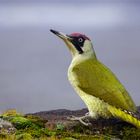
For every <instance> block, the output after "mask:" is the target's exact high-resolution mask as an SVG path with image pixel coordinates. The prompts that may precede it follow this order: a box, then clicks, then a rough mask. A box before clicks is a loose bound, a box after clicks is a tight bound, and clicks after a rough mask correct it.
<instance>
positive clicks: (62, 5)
mask: <svg viewBox="0 0 140 140" xmlns="http://www.w3.org/2000/svg"><path fill="white" fill-rule="evenodd" d="M50 28H52V29H55V30H58V31H61V32H64V33H67V34H70V33H72V32H80V33H84V34H86V35H87V36H89V37H90V38H91V40H92V41H93V44H94V48H95V51H96V54H97V57H98V58H99V59H100V60H101V61H102V62H103V63H104V64H105V65H107V66H108V67H109V68H110V69H111V70H112V71H113V72H114V73H115V74H116V75H117V76H118V78H119V79H120V81H121V82H122V83H123V84H124V85H125V87H126V88H127V90H128V91H129V93H130V94H131V96H132V98H133V99H134V101H135V103H136V105H140V96H139V95H140V1H139V0H71V1H66V0H0V111H3V110H6V109H10V108H15V109H17V110H18V111H20V112H24V113H28V112H37V111H43V110H51V109H60V108H66V109H80V108H84V107H85V105H84V103H83V102H82V100H81V99H80V98H79V96H78V95H77V94H76V93H75V92H74V90H73V88H72V87H71V85H70V84H69V82H68V80H67V69H68V66H69V64H70V62H71V55H70V53H69V51H68V49H67V47H66V46H65V44H64V43H63V42H62V41H61V40H60V39H59V38H57V37H56V36H54V35H53V34H52V33H50V31H49V29H50Z"/></svg>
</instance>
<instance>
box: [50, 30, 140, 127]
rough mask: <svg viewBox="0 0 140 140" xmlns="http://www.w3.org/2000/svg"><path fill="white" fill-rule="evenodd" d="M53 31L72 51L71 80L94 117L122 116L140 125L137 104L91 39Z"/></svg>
mask: <svg viewBox="0 0 140 140" xmlns="http://www.w3.org/2000/svg"><path fill="white" fill-rule="evenodd" d="M51 32H52V33H54V34H56V35H57V36H58V37H60V38H61V39H63V40H64V42H65V43H66V45H67V46H68V48H69V50H70V52H71V54H72V58H73V59H72V62H71V65H70V67H69V70H68V79H69V81H70V83H71V84H72V86H73V87H74V89H75V91H76V92H77V93H78V95H79V96H80V97H81V99H82V100H83V101H84V102H85V104H86V106H87V107H88V110H89V115H90V116H91V117H93V118H98V117H103V118H110V117H116V118H120V119H122V120H124V121H126V122H129V123H131V124H133V125H135V126H136V127H138V128H140V120H139V119H137V118H136V116H135V113H136V111H137V109H136V106H135V104H134V102H133V100H132V99H131V97H130V95H129V93H128V92H127V90H126V89H125V87H124V86H123V85H122V84H121V83H120V81H119V80H118V79H117V78H116V76H115V75H114V74H113V73H112V72H111V70H110V69H109V68H107V67H106V66H105V65H104V64H102V63H101V62H100V61H99V60H98V59H97V58H96V55H95V51H94V48H93V45H92V42H91V40H90V39H89V38H88V37H86V36H85V35H83V34H80V33H73V34H71V35H64V34H63V33H60V32H58V31H55V30H51Z"/></svg>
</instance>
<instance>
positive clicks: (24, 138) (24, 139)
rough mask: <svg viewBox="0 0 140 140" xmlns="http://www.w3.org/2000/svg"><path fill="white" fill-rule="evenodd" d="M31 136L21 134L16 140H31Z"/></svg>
mask: <svg viewBox="0 0 140 140" xmlns="http://www.w3.org/2000/svg"><path fill="white" fill-rule="evenodd" d="M32 139H33V138H32V136H31V135H30V134H29V133H22V134H19V135H16V140H32Z"/></svg>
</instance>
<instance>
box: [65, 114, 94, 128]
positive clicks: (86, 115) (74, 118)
mask: <svg viewBox="0 0 140 140" xmlns="http://www.w3.org/2000/svg"><path fill="white" fill-rule="evenodd" d="M89 117H90V116H89V113H86V114H85V116H82V117H76V116H70V117H67V119H68V120H71V121H79V122H80V123H82V124H83V125H85V126H91V125H92V124H91V123H90V122H89V120H88V118H89ZM83 119H86V121H88V122H85V121H83Z"/></svg>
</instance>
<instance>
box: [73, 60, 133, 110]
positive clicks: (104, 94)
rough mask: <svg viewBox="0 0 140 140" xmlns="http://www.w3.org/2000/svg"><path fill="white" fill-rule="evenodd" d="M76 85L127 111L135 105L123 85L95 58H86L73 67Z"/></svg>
mask: <svg viewBox="0 0 140 140" xmlns="http://www.w3.org/2000/svg"><path fill="white" fill-rule="evenodd" d="M73 73H74V74H75V76H76V81H77V82H76V83H77V86H78V87H79V88H80V89H81V90H82V91H84V92H85V93H87V94H90V95H93V96H95V97H98V98H100V99H101V100H104V101H105V102H107V103H108V104H110V105H113V106H115V107H118V108H122V109H125V110H129V111H133V112H135V111H136V106H135V104H134V102H133V100H132V99H131V97H130V95H129V93H128V92H127V90H126V89H125V87H124V86H123V85H122V84H121V83H120V81H119V80H118V79H117V78H116V76H115V75H114V74H113V73H112V72H111V70H110V69H109V68H107V67H106V66H105V65H103V64H102V63H101V62H99V61H97V60H87V61H85V62H82V63H79V64H78V65H76V66H75V67H74V68H73Z"/></svg>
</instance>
